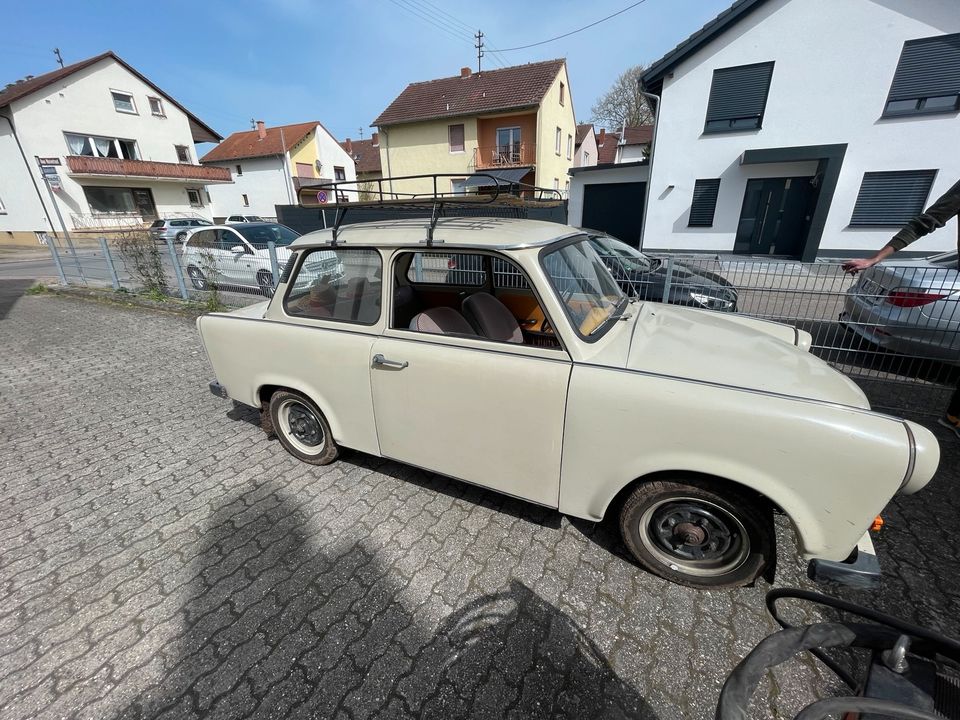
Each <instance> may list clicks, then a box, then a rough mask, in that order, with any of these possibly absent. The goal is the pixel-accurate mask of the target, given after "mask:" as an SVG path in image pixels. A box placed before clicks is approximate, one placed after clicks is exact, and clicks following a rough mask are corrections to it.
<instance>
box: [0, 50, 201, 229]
mask: <svg viewBox="0 0 960 720" xmlns="http://www.w3.org/2000/svg"><path fill="white" fill-rule="evenodd" d="M111 90H118V91H121V92H126V93H131V94H132V95H133V97H134V103H135V105H136V109H137V114H136V115H131V114H129V113H122V112H118V111H117V110H116V109H115V108H114V106H113V98H112V96H111V95H110V91H111ZM157 95H158V93H157V92H156V90H154V89H153V88H151V87H150V86H149V85H147V84H146V83H144V82H143V81H142V80H140V79H139V78H138V77H136V76H135V75H133V74H131V73H130V72H129V71H127V69H126V68H124V67H123V66H121V65H119V64H117V63H116V62H114V61H113V60H112V59H110V58H106V59H104V60H101V61H100V62H98V63H96V64H95V65H92V66H91V67H88V68H85V69H83V70H80V71H78V72H76V73H73V74H72V75H69V76H68V77H66V78H64V79H63V80H61V81H60V82H58V83H55V84H53V85H50V86H47V87H45V88H43V89H41V90H38V91H37V92H35V93H32V94H31V95H28V96H26V97H24V98H21V99H20V100H16V101H14V102H13V103H12V104H11V109H12V112H13V122H14V125H15V127H16V130H17V134H18V135H19V137H20V142H21V143H22V144H23V149H24V152H25V153H26V155H27V158H28V159H29V160H30V162H31V163H33V157H34V156H40V157H59V158H60V159H61V162H62V166H61V167H60V172H59V175H60V180H61V183H62V190H60V191H58V192H57V193H56V197H57V204H58V205H59V207H60V211H61V212H62V213H63V215H64V219H65V220H66V221H67V223H68V224H69V223H70V215H71V214H73V213H77V214H83V215H87V214H89V213H90V209H89V206H88V204H87V201H86V198H85V196H84V194H83V188H82V185H94V184H98V185H111V186H115V187H123V186H129V187H148V188H150V189H151V190H152V192H153V196H154V202H155V203H156V205H157V211H158V213H160V214H161V215H162V214H163V212H176V213H196V214H200V215H206V216H208V217H209V208H201V209H197V208H191V207H190V205H189V202H188V200H187V192H186V189H187V188H188V187H190V188H202V187H203V184H202V183H199V182H191V183H186V182H176V181H157V180H154V179H151V178H143V179H138V180H136V181H133V182H129V181H121V180H116V181H114V180H112V179H110V180H106V181H100V180H93V179H92V178H78V179H76V180H75V179H73V178H71V176H70V174H69V172H68V169H67V167H66V161H65V160H64V158H65V157H66V156H67V155H69V154H71V152H70V148H69V147H68V146H67V141H66V139H65V138H64V133H65V132H70V133H80V134H83V133H88V134H91V135H102V136H107V137H117V138H122V139H128V140H135V141H136V142H137V150H138V152H139V156H140V159H141V160H155V161H158V162H169V163H175V162H177V151H176V147H175V146H176V145H184V146H186V147H187V148H188V151H189V153H190V158H191V160H192V161H193V162H194V163H195V162H196V161H197V158H196V151H195V149H194V146H193V135H192V133H191V132H190V125H189V121H188V118H187V115H186V114H185V113H184V112H182V111H181V110H180V109H179V108H177V107H176V106H175V105H173V104H172V103H170V102H169V101H167V100H166V99H165V98H161V100H162V102H163V109H164V112H165V115H166V116H165V117H157V116H155V115H153V114H151V112H150V104H149V101H148V100H147V98H148V97H156V96H157ZM5 124H6V123H5V122H4V121H2V120H0V126H2V125H5ZM0 132H2V130H0ZM31 171H32V172H34V173H35V177H37V178H39V177H40V174H39V170H38V169H37V168H36V167H33V168H31ZM24 180H26V178H24ZM78 180H79V182H78ZM81 183H82V184H81ZM31 188H32V185H31ZM41 190H42V191H43V192H44V193H46V189H45V188H44V187H43V186H42V185H41ZM44 199H45V200H46V198H44ZM161 206H163V208H164V209H163V210H161ZM50 211H51V215H53V208H52V207H51V208H50ZM54 222H55V223H56V218H55V217H54ZM0 227H2V225H0ZM15 229H18V230H28V229H33V228H30V227H21V228H15Z"/></svg>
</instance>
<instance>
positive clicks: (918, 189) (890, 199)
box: [850, 170, 937, 227]
mask: <svg viewBox="0 0 960 720" xmlns="http://www.w3.org/2000/svg"><path fill="white" fill-rule="evenodd" d="M936 176H937V171H936V170H901V171H894V172H868V173H864V174H863V182H861V183H860V192H859V194H858V195H857V202H856V204H855V205H854V206H853V216H852V217H851V218H850V225H851V226H852V227H900V226H901V225H905V224H906V223H907V221H909V220H910V219H911V218H913V217H914V216H916V215H919V214H920V213H921V212H923V208H924V205H926V203H927V196H928V195H929V194H930V187H931V186H932V185H933V179H934V178H935V177H936Z"/></svg>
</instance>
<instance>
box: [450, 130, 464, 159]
mask: <svg viewBox="0 0 960 720" xmlns="http://www.w3.org/2000/svg"><path fill="white" fill-rule="evenodd" d="M447 135H448V137H449V141H450V152H452V153H459V152H463V125H462V124H461V125H449V126H448V127H447Z"/></svg>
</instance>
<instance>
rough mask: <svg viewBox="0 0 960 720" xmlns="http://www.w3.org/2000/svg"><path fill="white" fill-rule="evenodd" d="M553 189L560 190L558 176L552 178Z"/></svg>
mask: <svg viewBox="0 0 960 720" xmlns="http://www.w3.org/2000/svg"><path fill="white" fill-rule="evenodd" d="M553 189H554V190H557V191H559V190H560V178H554V179H553Z"/></svg>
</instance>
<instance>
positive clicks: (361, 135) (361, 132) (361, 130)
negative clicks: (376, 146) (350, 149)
mask: <svg viewBox="0 0 960 720" xmlns="http://www.w3.org/2000/svg"><path fill="white" fill-rule="evenodd" d="M357 130H359V131H360V139H361V140H363V128H362V127H361V128H357Z"/></svg>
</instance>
